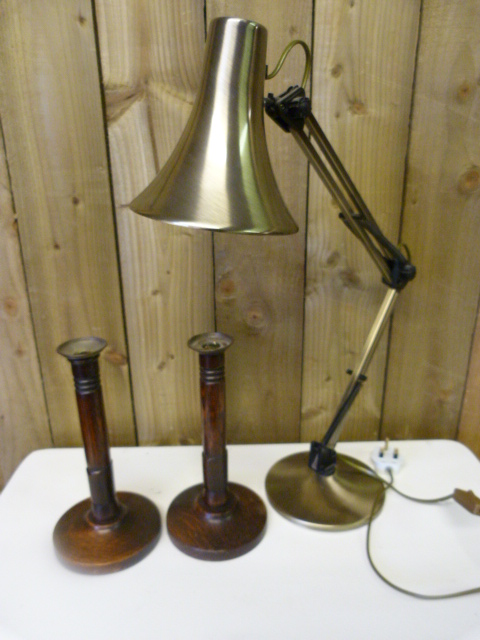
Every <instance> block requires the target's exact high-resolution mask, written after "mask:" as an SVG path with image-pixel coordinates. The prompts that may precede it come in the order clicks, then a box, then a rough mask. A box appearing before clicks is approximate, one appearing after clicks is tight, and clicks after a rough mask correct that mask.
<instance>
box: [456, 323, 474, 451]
mask: <svg viewBox="0 0 480 640" xmlns="http://www.w3.org/2000/svg"><path fill="white" fill-rule="evenodd" d="M479 390H480V316H477V328H476V331H475V336H474V340H473V346H472V352H471V354H470V365H469V369H468V376H467V381H466V385H465V393H464V397H463V403H462V411H461V414H460V425H459V428H458V434H457V438H458V440H460V442H463V444H466V445H467V447H470V449H471V450H472V451H473V452H474V453H475V454H476V455H477V456H478V457H480V393H479Z"/></svg>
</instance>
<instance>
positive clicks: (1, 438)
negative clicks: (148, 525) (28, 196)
mask: <svg viewBox="0 0 480 640" xmlns="http://www.w3.org/2000/svg"><path fill="white" fill-rule="evenodd" d="M12 204H13V203H12V194H11V191H10V181H9V177H8V170H7V163H6V158H5V153H4V144H3V134H2V132H1V130H0V255H1V256H2V260H1V261H0V305H1V306H0V352H1V354H2V356H1V358H0V407H1V409H0V489H1V488H2V486H3V485H4V483H5V482H6V481H7V480H8V478H9V477H10V476H11V474H12V473H13V471H14V470H15V468H16V467H17V465H18V464H19V463H20V462H21V461H22V460H23V458H24V457H25V456H26V455H27V454H28V453H30V451H33V450H35V449H40V448H43V447H48V446H51V445H52V438H51V434H50V429H49V423H48V416H47V411H46V406H45V399H44V395H43V389H42V381H41V376H40V367H39V363H38V358H37V352H36V348H35V340H34V335H33V326H32V321H31V317H30V309H29V306H28V298H27V292H26V285H25V279H24V277H23V266H22V260H21V255H20V245H19V241H18V233H17V223H16V220H15V215H14V211H13V206H12Z"/></svg>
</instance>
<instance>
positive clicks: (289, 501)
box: [130, 18, 415, 529]
mask: <svg viewBox="0 0 480 640" xmlns="http://www.w3.org/2000/svg"><path fill="white" fill-rule="evenodd" d="M266 42H267V31H266V29H265V28H264V27H263V26H261V25H259V24H257V23H255V22H252V21H248V20H242V19H238V18H218V19H216V20H213V21H212V23H211V24H210V28H209V32H208V37H207V44H206V54H205V63H204V71H203V76H202V80H201V85H200V89H199V92H198V95H197V99H196V101H195V104H194V106H193V109H192V113H191V116H190V119H189V121H188V123H187V126H186V128H185V131H184V132H183V135H182V137H181V138H180V141H179V143H178V145H177V146H176V148H175V150H174V152H173V153H172V155H171V157H170V159H169V160H168V161H167V163H166V164H165V166H164V167H163V169H162V170H161V172H160V173H159V174H158V176H157V177H156V178H155V179H154V181H153V182H152V183H151V184H150V185H149V186H148V187H147V188H146V189H145V191H143V192H142V193H141V194H140V195H139V196H138V197H137V198H136V199H135V200H134V201H133V203H132V204H131V205H130V206H131V208H132V209H133V210H134V211H136V212H137V213H139V214H142V215H144V216H147V217H150V218H154V219H158V220H163V221H165V222H170V223H172V224H177V225H183V226H189V227H198V228H204V229H212V230H214V231H225V232H232V233H255V234H289V233H295V232H296V231H297V230H298V228H297V226H296V224H295V222H294V221H293V220H292V218H291V217H290V214H289V213H288V210H287V208H286V206H285V204H284V202H283V199H282V197H281V195H280V193H279V191H278V188H277V185H276V182H275V178H274V175H273V172H272V169H271V165H270V161H269V158H268V152H267V147H266V139H265V131H264V124H263V108H264V106H265V111H266V113H267V114H268V115H269V116H270V117H271V118H272V119H273V120H274V121H275V122H276V123H277V124H278V125H279V126H280V127H281V128H282V129H284V130H285V131H287V132H290V133H291V134H292V135H293V136H294V138H295V140H296V141H297V143H298V144H299V146H300V147H301V149H302V150H303V152H304V153H305V155H306V156H307V158H308V160H309V162H310V164H311V165H312V167H313V168H314V169H315V171H316V172H317V174H318V175H319V176H320V178H321V180H322V181H323V183H324V185H325V187H326V188H327V189H328V191H329V192H330V194H331V195H332V197H333V198H334V199H335V201H336V202H337V203H338V206H339V208H340V212H341V213H340V218H341V220H342V221H343V222H344V223H345V225H346V227H347V228H348V229H349V230H350V231H351V232H353V233H354V235H355V236H356V237H357V238H358V239H359V240H360V241H361V242H362V244H363V245H364V246H365V248H366V249H367V251H368V252H369V254H370V255H371V257H372V259H373V260H374V262H375V264H376V265H377V267H378V268H379V270H380V272H381V275H382V278H383V281H384V283H385V284H386V286H387V293H386V296H385V299H384V302H383V304H382V306H381V309H380V311H379V313H378V315H377V318H376V320H375V322H374V325H373V327H372V329H371V331H370V334H369V336H368V338H367V342H366V344H365V347H364V349H363V352H362V355H361V358H360V362H359V364H358V365H357V368H356V369H355V371H354V372H352V373H351V378H350V382H349V385H348V387H347V390H346V391H345V393H344V396H343V398H342V400H341V403H340V406H339V408H338V410H337V412H336V414H335V416H334V418H333V421H332V423H331V426H330V427H329V429H328V430H327V433H326V434H325V436H324V438H323V440H322V441H321V442H313V443H312V445H311V450H310V452H306V453H305V454H303V453H302V454H297V455H294V456H290V457H288V458H285V459H284V460H281V461H279V462H278V463H277V464H276V465H274V467H272V469H271V470H270V472H269V473H268V476H267V479H266V487H267V493H268V497H269V499H270V501H271V503H272V505H273V506H274V507H275V508H276V509H277V510H278V511H279V512H280V513H282V514H283V515H285V516H286V517H287V518H289V519H291V520H294V521H296V522H299V523H302V524H305V525H307V526H313V527H320V528H332V529H344V528H351V527H355V526H358V525H360V524H362V523H364V522H366V521H367V519H368V518H369V517H370V514H371V511H372V505H373V504H375V500H376V498H377V497H378V494H379V492H380V490H381V488H382V485H381V483H380V482H379V481H378V480H377V479H375V478H374V477H372V476H371V475H369V474H368V469H367V467H366V466H365V465H362V463H360V462H358V461H356V460H353V459H351V458H348V457H346V456H341V455H339V454H337V452H336V451H335V445H336V443H337V441H338V439H339V436H340V431H341V426H342V423H343V420H344V418H345V415H346V414H347V412H348V410H349V408H350V406H351V405H352V403H353V401H354V400H355V398H356V396H357V395H358V392H359V391H360V389H361V387H362V384H363V382H364V381H365V380H366V376H365V372H366V369H367V367H368V365H369V363H370V361H371V358H372V356H373V353H374V351H375V348H376V346H377V344H378V342H379V339H380V337H381V335H382V331H383V329H384V328H385V326H386V325H387V324H388V319H389V318H390V316H391V313H392V310H393V307H394V304H395V301H396V299H397V297H398V294H399V292H400V291H401V290H402V289H403V287H404V286H405V285H406V284H407V282H408V281H409V280H411V279H412V278H413V277H414V275H415V268H414V267H413V266H412V265H411V264H410V262H409V260H408V259H407V258H406V257H405V256H404V254H403V253H402V252H401V251H400V250H399V249H398V248H397V247H395V246H394V245H393V244H392V243H390V242H389V241H388V240H387V239H386V238H385V237H384V235H383V234H382V232H381V231H380V229H379V228H378V226H377V224H376V222H375V220H374V219H373V217H372V215H371V213H370V212H369V210H368V208H367V206H366V205H365V203H364V201H363V200H362V198H361V196H360V194H359V193H358V191H357V189H356V188H355V186H354V185H353V183H352V181H351V179H350V178H349V176H348V174H347V172H346V171H345V169H344V167H343V166H342V164H341V162H340V160H339V159H338V157H337V155H336V153H335V151H334V150H333V148H332V147H331V145H330V143H329V142H328V140H327V138H326V137H325V135H324V133H323V131H322V130H321V128H320V126H319V124H318V123H317V121H316V120H315V118H314V117H313V115H312V113H311V105H310V101H309V99H308V98H307V97H306V96H305V91H304V88H303V86H304V85H305V83H306V80H307V78H308V73H309V69H310V52H309V49H308V47H307V45H306V44H305V43H303V42H300V41H294V42H293V43H291V45H289V46H288V47H287V49H286V50H285V53H284V55H283V56H282V58H281V60H280V62H279V64H278V65H277V68H276V69H275V70H274V71H273V73H272V74H271V75H270V76H267V78H270V77H273V76H274V75H276V73H277V72H278V70H279V69H280V67H281V65H282V64H283V60H284V59H285V57H286V55H287V54H288V51H289V50H290V49H291V47H292V46H293V45H294V44H297V43H298V44H301V45H302V46H303V48H304V49H305V52H306V55H307V64H306V67H305V73H304V77H303V82H302V85H303V86H301V87H299V86H295V87H290V88H289V89H288V90H287V91H285V92H284V93H283V94H281V95H280V96H278V97H275V96H273V95H272V94H269V95H268V97H267V98H266V99H265V100H264V91H263V89H264V80H265V77H266V64H265V63H266ZM313 143H315V145H316V147H315V146H314V144H313ZM376 504H377V507H376V509H377V512H378V510H379V509H380V508H381V506H382V500H379V501H378V502H377V503H376Z"/></svg>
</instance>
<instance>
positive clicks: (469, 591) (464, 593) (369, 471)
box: [345, 460, 480, 600]
mask: <svg viewBox="0 0 480 640" xmlns="http://www.w3.org/2000/svg"><path fill="white" fill-rule="evenodd" d="M345 462H346V463H347V464H348V465H350V466H351V467H353V468H355V469H356V470H357V471H360V472H361V473H364V474H366V475H370V476H373V477H375V478H377V480H379V481H380V482H381V483H382V489H381V490H380V491H379V492H378V495H377V497H376V498H375V500H374V502H373V505H372V510H371V512H370V517H369V519H368V522H367V541H366V551H367V558H368V562H369V563H370V566H371V568H372V569H373V571H374V572H375V573H376V575H377V576H378V577H379V578H380V580H382V582H384V583H385V584H387V585H388V586H389V587H391V588H392V589H395V590H396V591H399V592H400V593H403V594H405V595H407V596H412V597H414V598H419V599H421V600H447V599H452V598H460V597H463V596H469V595H473V594H476V593H480V587H474V588H472V589H465V590H463V591H455V592H452V593H443V594H438V595H429V594H424V593H417V592H415V591H410V590H408V589H404V588H403V587H400V586H399V585H397V584H395V583H393V582H392V581H391V580H389V579H388V578H387V577H386V576H384V575H383V574H382V573H381V571H380V570H379V569H378V567H377V566H376V565H375V563H374V561H373V558H372V553H371V533H372V523H373V520H374V517H375V511H376V507H377V504H378V502H379V501H380V499H381V498H382V496H383V495H384V494H386V492H387V491H389V490H392V491H394V492H395V493H397V494H398V495H399V496H401V497H402V498H405V499H406V500H410V501H412V502H417V503H421V504H439V503H442V502H446V501H448V500H452V499H453V497H454V494H453V493H451V494H449V495H446V496H442V497H440V498H427V499H425V498H417V497H415V496H410V495H407V494H406V493H403V492H402V491H400V490H399V489H397V488H396V487H395V486H394V478H393V473H392V471H391V469H387V472H388V475H389V476H390V481H389V482H388V481H387V480H385V479H384V478H382V476H380V475H379V474H378V473H377V472H376V471H375V470H374V469H371V468H368V469H365V468H363V467H361V466H360V465H356V464H355V463H354V462H353V461H350V460H345Z"/></svg>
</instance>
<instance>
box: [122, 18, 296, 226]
mask: <svg viewBox="0 0 480 640" xmlns="http://www.w3.org/2000/svg"><path fill="white" fill-rule="evenodd" d="M266 47H267V30H266V29H265V27H263V26H262V25H260V24H257V23H255V22H251V21H249V20H241V19H238V18H218V19H216V20H213V22H212V23H211V24H210V28H209V32H208V38H207V44H206V54H205V62H204V69H203V76H202V81H201V85H200V89H199V92H198V95H197V99H196V101H195V104H194V106H193V109H192V113H191V115H190V119H189V121H188V123H187V126H186V128H185V131H184V132H183V134H182V137H181V138H180V141H179V142H178V144H177V146H176V148H175V150H174V151H173V153H172V155H171V156H170V158H169V160H168V161H167V162H166V164H165V165H164V167H163V168H162V170H161V171H160V173H159V174H158V175H157V177H156V178H155V179H154V180H153V182H152V183H151V184H150V185H149V186H148V187H147V188H146V189H145V191H143V192H142V193H141V194H140V195H139V196H137V197H136V198H135V200H134V201H133V202H132V203H131V205H130V208H131V209H133V211H135V212H136V213H139V214H141V215H144V216H147V217H150V218H154V219H157V220H164V221H165V222H170V223H172V224H177V225H183V226H187V227H199V228H202V229H212V230H215V231H229V232H237V233H256V234H288V233H295V232H296V231H298V227H297V225H296V224H295V222H294V220H293V219H292V218H291V216H290V214H289V212H288V210H287V208H286V206H285V203H284V202H283V199H282V196H281V195H280V192H279V190H278V187H277V184H276V181H275V177H274V175H273V171H272V168H271V164H270V159H269V157H268V151H267V145H266V139H265V129H264V123H263V95H264V92H263V87H264V79H265V68H266V67H265V63H266Z"/></svg>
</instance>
